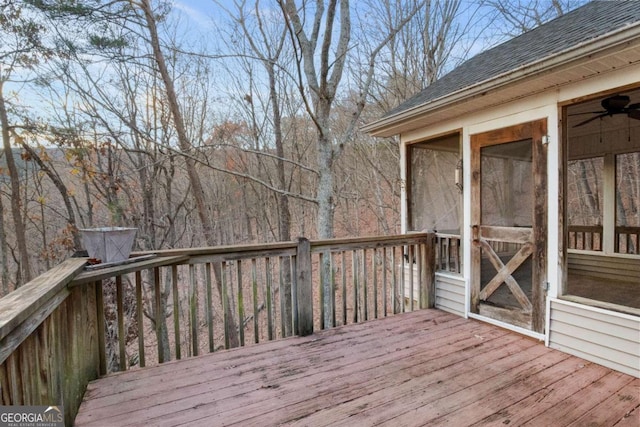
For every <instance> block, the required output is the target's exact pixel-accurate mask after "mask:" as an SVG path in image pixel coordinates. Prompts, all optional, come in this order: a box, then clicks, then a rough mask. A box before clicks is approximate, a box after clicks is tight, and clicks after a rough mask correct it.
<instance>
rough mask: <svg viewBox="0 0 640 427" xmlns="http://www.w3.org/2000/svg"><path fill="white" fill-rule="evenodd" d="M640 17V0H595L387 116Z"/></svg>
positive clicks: (483, 57) (474, 62)
mask: <svg viewBox="0 0 640 427" xmlns="http://www.w3.org/2000/svg"><path fill="white" fill-rule="evenodd" d="M638 21H640V1H638V0H632V1H617V0H613V1H594V2H591V3H587V4H586V5H584V6H582V7H580V8H578V9H575V10H573V11H571V12H569V13H566V14H565V15H562V16H560V17H558V18H556V19H554V20H552V21H549V22H547V23H546V24H543V25H541V26H539V27H537V28H535V29H533V30H531V31H528V32H526V33H524V34H522V35H520V36H518V37H515V38H513V39H511V40H509V41H507V42H504V43H502V44H500V45H498V46H496V47H494V48H492V49H489V50H486V51H484V52H482V53H480V54H478V55H476V56H474V57H473V58H471V59H469V60H468V61H466V62H464V63H463V64H461V65H460V66H459V67H457V68H455V69H453V70H452V71H451V72H450V73H448V74H446V75H444V76H443V77H441V78H440V79H438V80H437V81H435V82H434V83H432V84H431V85H430V86H428V87H427V88H425V89H424V90H422V91H421V92H419V93H418V94H416V95H415V96H413V97H411V98H409V99H408V100H407V101H405V102H403V103H401V104H400V105H399V106H397V107H396V108H394V109H392V110H391V111H389V112H388V113H387V114H386V115H385V117H388V116H392V115H395V114H398V113H401V112H403V111H405V110H409V109H411V108H414V107H417V106H419V105H422V104H426V103H428V102H430V101H433V100H435V99H438V98H441V97H443V96H446V95H449V94H451V93H454V92H457V91H458V90H461V89H464V88H466V87H470V86H472V85H474V84H476V83H480V82H483V81H487V80H490V79H491V78H494V77H497V76H499V75H501V74H504V73H507V72H509V71H513V70H516V69H518V68H520V67H523V66H526V65H528V64H532V63H534V62H537V61H539V60H542V59H544V58H547V57H551V56H553V55H554V54H557V53H561V52H563V51H566V50H568V49H570V48H572V47H575V46H577V45H579V44H581V43H584V42H586V41H588V40H590V39H594V38H596V37H599V36H602V35H604V34H606V33H609V32H613V31H615V30H617V29H620V28H623V27H625V26H627V25H630V24H633V23H635V22H638Z"/></svg>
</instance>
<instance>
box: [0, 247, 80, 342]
mask: <svg viewBox="0 0 640 427" xmlns="http://www.w3.org/2000/svg"><path fill="white" fill-rule="evenodd" d="M85 264H86V259H84V258H71V259H68V260H65V261H63V262H62V263H61V264H58V265H57V266H55V267H54V268H52V269H51V270H49V271H48V272H46V273H44V274H41V275H40V276H38V277H36V278H35V279H33V280H32V281H30V282H29V283H26V284H25V285H23V286H21V287H20V288H18V289H16V290H15V291H13V292H11V293H9V294H8V295H6V296H5V297H3V298H1V299H0V340H1V339H3V338H4V337H6V336H7V335H8V334H9V333H10V332H12V331H13V330H14V329H15V328H17V327H18V325H20V324H21V323H22V322H23V321H25V320H26V319H27V318H29V317H30V316H31V315H32V314H34V313H35V312H36V311H37V310H38V309H39V308H40V307H41V306H42V305H43V304H45V303H46V302H48V301H49V300H50V299H51V298H52V297H53V296H55V295H56V294H58V293H59V292H60V290H61V289H63V288H64V287H66V286H67V285H68V284H69V283H70V282H71V281H72V280H73V278H74V277H76V276H77V275H78V274H79V273H80V272H81V271H82V269H83V268H84V266H85Z"/></svg>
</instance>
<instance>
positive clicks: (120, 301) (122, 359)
mask: <svg viewBox="0 0 640 427" xmlns="http://www.w3.org/2000/svg"><path fill="white" fill-rule="evenodd" d="M122 291H123V289H122V276H116V310H117V322H118V350H119V352H118V369H119V370H121V371H126V370H127V359H126V351H125V346H126V344H125V340H126V337H125V333H124V295H123V292H122Z"/></svg>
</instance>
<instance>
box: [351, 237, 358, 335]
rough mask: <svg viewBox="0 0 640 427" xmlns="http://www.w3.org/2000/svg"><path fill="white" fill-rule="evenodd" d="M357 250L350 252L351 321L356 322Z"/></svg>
mask: <svg viewBox="0 0 640 427" xmlns="http://www.w3.org/2000/svg"><path fill="white" fill-rule="evenodd" d="M358 270H359V267H358V252H357V251H356V250H355V249H354V250H353V251H352V253H351V279H352V284H353V323H358V311H359V307H358V302H359V296H358Z"/></svg>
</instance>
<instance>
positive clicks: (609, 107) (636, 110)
mask: <svg viewBox="0 0 640 427" xmlns="http://www.w3.org/2000/svg"><path fill="white" fill-rule="evenodd" d="M630 101H631V98H629V97H628V96H627V95H614V96H610V97H608V98H605V99H603V100H602V101H601V102H600V105H602V108H604V111H587V112H584V113H576V114H572V115H578V114H597V116H595V117H591V118H589V119H587V120H585V121H582V122H580V123H578V124H577V125H575V126H574V128H577V127H579V126H582V125H586V124H587V123H590V122H592V121H594V120H597V119H601V118H603V117H607V116H613V115H614V114H626V115H627V116H628V117H629V118H632V119H636V120H640V103H635V104H629V102H630Z"/></svg>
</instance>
